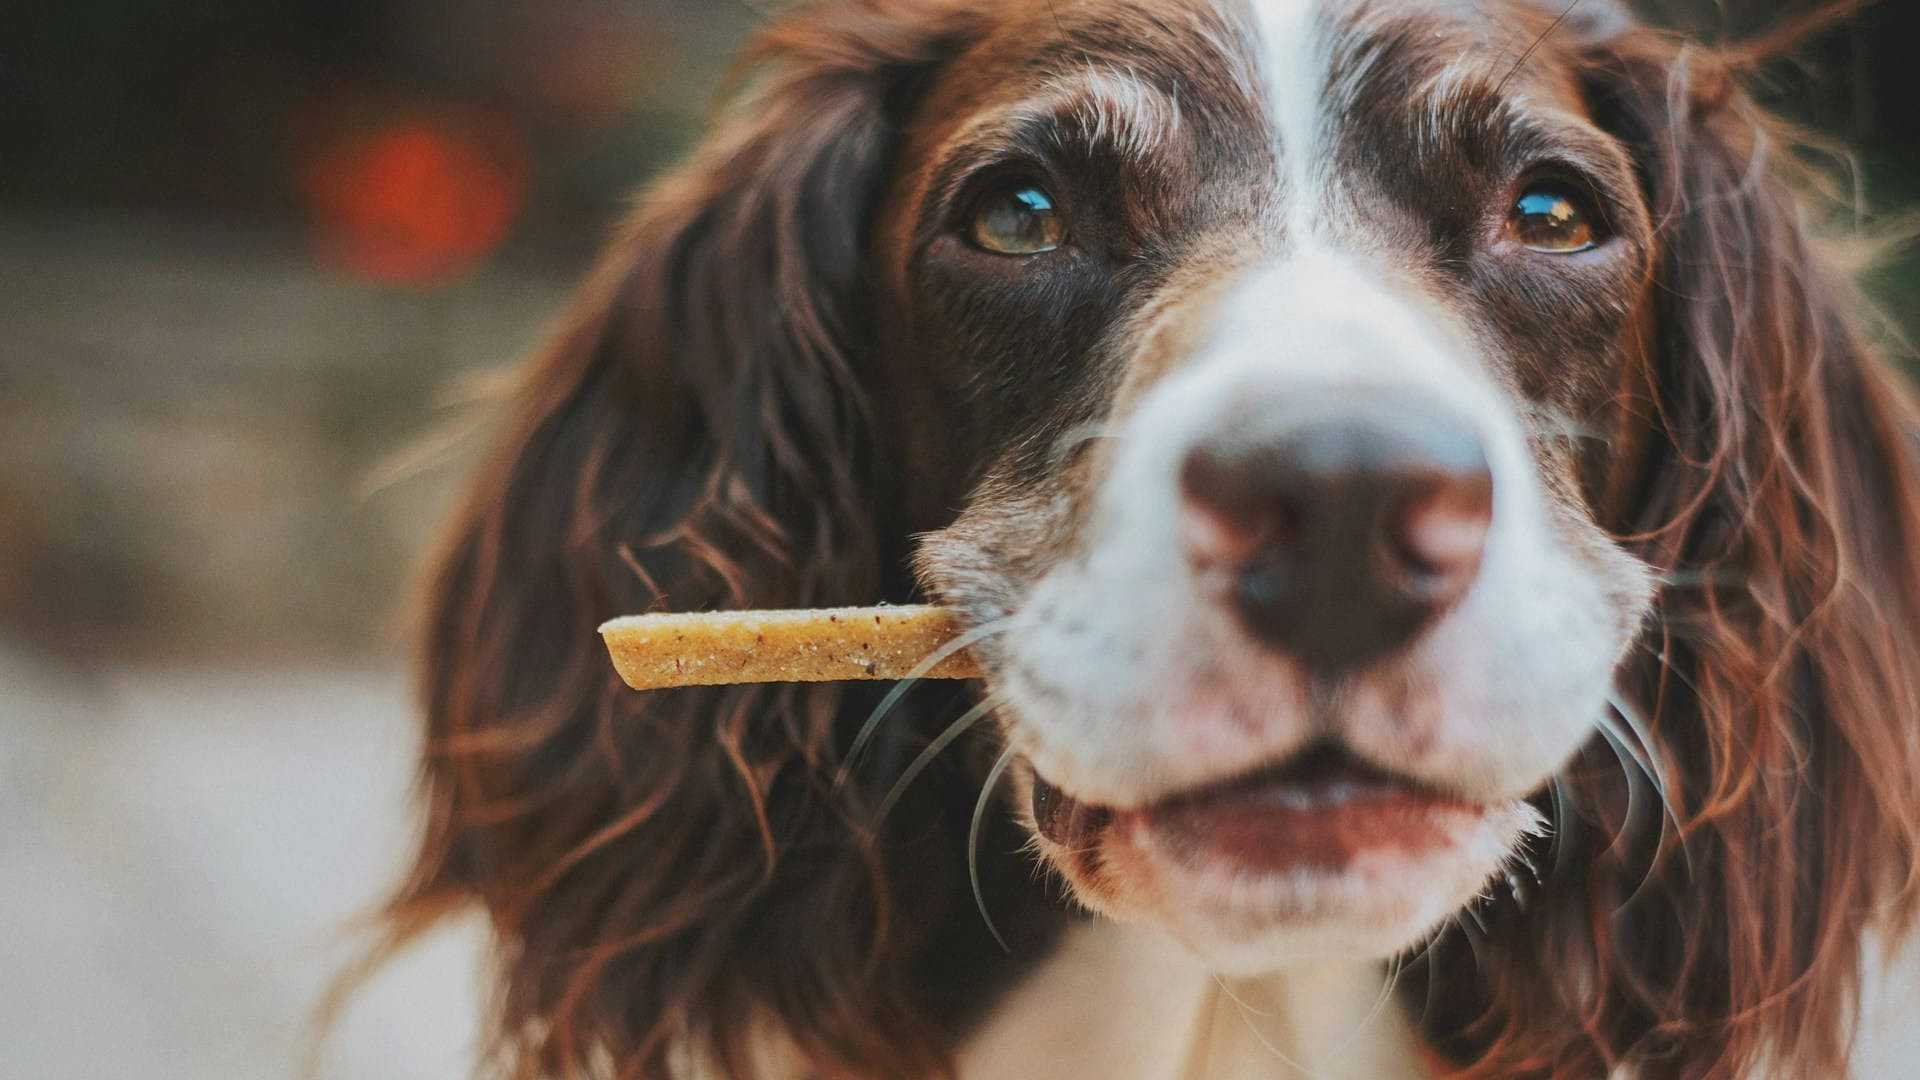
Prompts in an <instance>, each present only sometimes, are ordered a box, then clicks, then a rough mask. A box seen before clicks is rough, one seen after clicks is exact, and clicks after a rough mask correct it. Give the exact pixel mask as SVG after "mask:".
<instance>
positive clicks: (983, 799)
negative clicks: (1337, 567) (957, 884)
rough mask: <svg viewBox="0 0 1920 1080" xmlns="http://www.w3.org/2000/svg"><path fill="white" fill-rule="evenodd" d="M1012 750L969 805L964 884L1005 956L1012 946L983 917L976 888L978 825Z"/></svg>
mask: <svg viewBox="0 0 1920 1080" xmlns="http://www.w3.org/2000/svg"><path fill="white" fill-rule="evenodd" d="M1013 754H1014V750H1013V747H1011V746H1009V747H1007V748H1006V749H1005V750H1003V751H1001V753H1000V757H999V758H998V759H997V760H995V761H994V763H993V768H991V769H988V770H987V778H986V780H984V781H982V782H981V784H980V798H979V799H978V800H977V801H975V802H974V804H973V823H972V824H971V825H969V826H968V827H967V880H968V881H970V882H972V884H973V904H974V906H975V907H977V908H979V909H980V921H982V922H984V923H986V924H987V932H988V933H990V934H992V935H993V940H995V941H997V942H999V943H1000V948H1001V949H1002V950H1003V951H1005V952H1006V954H1007V955H1008V956H1012V955H1013V946H1011V945H1009V944H1007V939H1006V938H1005V937H1002V936H1001V934H1000V928H999V927H997V926H995V925H994V924H993V916H992V915H990V914H988V913H987V895H986V892H985V890H983V889H982V888H981V887H980V857H979V856H980V823H981V822H982V821H983V820H984V819H985V818H986V813H987V805H988V804H989V803H991V802H992V801H993V792H994V789H995V788H997V787H999V786H1000V777H1001V776H1002V775H1004V774H1005V773H1006V771H1007V766H1008V765H1009V764H1011V763H1012V762H1013Z"/></svg>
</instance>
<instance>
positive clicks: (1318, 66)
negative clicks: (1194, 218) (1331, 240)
mask: <svg viewBox="0 0 1920 1080" xmlns="http://www.w3.org/2000/svg"><path fill="white" fill-rule="evenodd" d="M1249 6H1250V9H1251V11H1252V14H1253V29H1254V33H1255V35H1256V56H1255V59H1254V63H1255V64H1256V66H1257V68H1258V71H1259V78H1260V83H1261V86H1262V88H1263V90H1264V92H1265V96H1266V105H1267V115H1268V122H1269V123H1271V124H1272V125H1273V133H1272V134H1273V138H1274V143H1275V144H1276V147H1277V153H1278V155H1279V159H1280V175H1281V177H1282V178H1283V179H1284V182H1285V184H1286V190H1285V192H1283V193H1282V197H1283V198H1284V199H1285V205H1286V207H1287V214H1286V216H1287V224H1288V225H1289V226H1291V228H1290V230H1289V231H1290V232H1292V233H1293V235H1295V236H1296V237H1304V236H1306V235H1308V234H1309V233H1310V231H1311V228H1312V225H1313V220H1314V217H1315V214H1314V210H1315V208H1316V207H1317V206H1319V205H1320V203H1321V202H1322V200H1321V198H1320V191H1319V187H1320V184H1321V177H1323V176H1324V175H1325V173H1324V170H1323V169H1322V168H1321V165H1322V164H1323V159H1324V157H1325V155H1324V153H1323V148H1324V143H1325V139H1324V134H1325V131H1324V128H1325V116H1326V95H1327V83H1328V79H1329V76H1330V74H1331V72H1330V67H1331V64H1332V58H1331V53H1330V49H1329V42H1330V41H1331V40H1332V35H1331V34H1330V33H1328V28H1327V18H1328V13H1327V7H1328V0H1250V3H1249Z"/></svg>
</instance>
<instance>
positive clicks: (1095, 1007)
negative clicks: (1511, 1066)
mask: <svg viewBox="0 0 1920 1080" xmlns="http://www.w3.org/2000/svg"><path fill="white" fill-rule="evenodd" d="M1387 997H1388V991H1387V983H1386V972H1385V970H1384V969H1383V967H1382V966H1381V965H1379V964H1377V963H1373V962H1367V961H1358V962H1356V961H1331V962H1317V963H1314V964H1310V965H1302V966H1300V967H1297V968H1291V969H1288V970H1286V971H1283V972H1278V973H1275V974H1272V975H1266V976H1260V977H1256V978H1248V979H1228V978H1219V977H1216V976H1214V975H1212V974H1211V973H1209V972H1208V971H1207V970H1206V969H1205V968H1203V967H1201V966H1200V965H1199V964H1198V963H1197V962H1196V961H1195V960H1194V959H1193V957H1192V956H1191V955H1190V954H1189V953H1188V952H1187V951H1186V950H1184V949H1182V948H1181V947H1180V946H1178V945H1177V944H1175V943H1173V942H1171V941H1170V940H1168V939H1167V938H1165V937H1163V936H1161V935H1159V934H1158V933H1156V932H1154V931H1152V930H1149V929H1146V928H1142V927H1132V926H1123V925H1119V924H1115V923H1111V922H1107V921H1105V920H1093V921H1089V922H1086V923H1083V924H1081V925H1079V926H1077V927H1075V928H1074V929H1073V930H1071V931H1069V932H1068V934H1067V936H1066V938H1065V940H1064V941H1062V942H1061V944H1060V945H1059V947H1058V948H1057V949H1056V950H1055V951H1054V953H1053V954H1052V955H1051V956H1049V957H1048V958H1047V959H1046V960H1045V961H1044V962H1042V963H1041V964H1040V966H1039V967H1038V968H1037V969H1036V970H1035V971H1034V972H1033V973H1032V974H1031V975H1030V976H1029V977H1028V978H1027V979H1026V981H1024V982H1023V983H1022V984H1021V985H1020V986H1019V987H1017V988H1016V989H1015V990H1014V991H1013V992H1012V993H1010V994H1008V995H1007V996H1006V997H1005V998H1004V999H1003V1000H1002V1001H1001V1002H1000V1003H999V1004H998V1005H997V1006H996V1007H995V1008H994V1010H993V1012H992V1013H990V1014H989V1015H988V1017H987V1019H986V1020H985V1022H984V1023H983V1024H982V1025H981V1026H980V1028H979V1029H978V1030H977V1031H975V1032H974V1034H973V1035H972V1037H971V1038H969V1039H968V1040H967V1042H966V1043H965V1045H964V1046H962V1048H961V1052H960V1077H961V1080H992V1078H1000V1077H1009V1076H1048V1077H1059V1078H1061V1080H1079V1078H1087V1080H1091V1078H1094V1077H1099V1078H1101V1080H1169V1078H1182V1080H1184V1078H1189V1077H1191V1078H1195V1080H1198V1078H1202V1077H1204V1078H1206V1080H1239V1078H1247V1080H1253V1078H1255V1077H1258V1078H1261V1080H1268V1078H1272V1077H1276V1076H1301V1077H1308V1076H1310V1077H1315V1078H1316V1080H1337V1078H1344V1077H1374V1078H1377V1077H1407V1078H1417V1077H1423V1076H1428V1075H1431V1069H1430V1067H1429V1066H1428V1064H1427V1059H1426V1057H1425V1056H1424V1054H1423V1052H1422V1050H1421V1047H1420V1044H1419V1040H1418V1038H1417V1036H1416V1035H1415V1034H1414V1031H1413V1028H1412V1025H1411V1024H1410V1023H1409V1021H1408V1018H1407V1017H1406V1015H1405V1013H1404V1012H1403V1010H1401V1009H1400V1008H1399V1007H1398V1006H1397V1004H1396V1003H1395V1002H1393V1001H1390V1000H1387Z"/></svg>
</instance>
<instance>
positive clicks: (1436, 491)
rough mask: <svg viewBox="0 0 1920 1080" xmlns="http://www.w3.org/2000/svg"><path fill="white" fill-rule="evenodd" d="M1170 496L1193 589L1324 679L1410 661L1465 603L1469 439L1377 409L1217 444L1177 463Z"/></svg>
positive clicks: (1364, 404) (1474, 488)
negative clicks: (1437, 624) (1426, 636)
mask: <svg viewBox="0 0 1920 1080" xmlns="http://www.w3.org/2000/svg"><path fill="white" fill-rule="evenodd" d="M1180 486H1181V496H1182V499H1181V502H1182V509H1181V515H1182V516H1181V535H1182V542H1183V544H1184V545H1185V553H1186V557H1187V560H1188V563H1189V565H1190V566H1191V567H1192V568H1193V570H1194V571H1195V575H1196V578H1197V580H1199V581H1200V582H1201V583H1202V587H1203V588H1206V589H1208V590H1209V591H1210V592H1211V593H1212V594H1213V595H1214V597H1215V598H1216V599H1217V600H1218V601H1219V602H1221V603H1224V604H1226V605H1228V606H1229V607H1230V608H1231V609H1232V610H1233V612H1234V613H1235V615H1236V616H1237V617H1238V620H1239V622H1240V624H1241V625H1242V626H1243V627H1244V628H1245V630H1246V632H1247V633H1248V634H1249V635H1251V636H1252V637H1253V638H1255V639H1256V640H1258V641H1259V642H1261V643H1262V644H1263V645H1265V646H1266V647H1268V648H1271V649H1274V650H1276V651H1279V652H1283V653H1286V654H1288V655H1291V656H1293V657H1295V658H1296V659H1298V660H1299V661H1300V662H1302V663H1303V664H1304V665H1306V667H1307V668H1308V670H1310V671H1311V672H1313V673H1314V674H1315V675H1323V676H1335V675H1340V674H1343V673H1346V672H1350V671H1354V670H1356V669H1360V668H1364V667H1366V666H1368V665H1369V664H1370V663H1372V662H1373V661H1375V660H1378V659H1380V658H1382V657H1385V656H1387V655H1388V654H1391V653H1392V652H1394V651H1395V650H1397V649H1399V648H1401V647H1402V646H1404V645H1407V644H1408V643H1410V642H1411V641H1413V640H1414V639H1415V638H1417V637H1418V636H1419V635H1420V633H1421V632H1422V631H1423V630H1424V629H1425V628H1426V627H1428V626H1430V625H1431V624H1432V623H1433V622H1434V621H1435V620H1436V619H1437V618H1438V617H1439V616H1440V615H1441V614H1443V613H1444V612H1446V611H1447V610H1448V609H1449V608H1450V607H1452V606H1453V605H1454V604H1455V603H1456V602H1457V601H1458V600H1459V599H1460V598H1461V597H1463V596H1464V595H1466V593H1467V591H1468V590H1469V589H1470V588H1471V587H1472V585H1473V581H1474V578H1475V576H1476V575H1477V574H1478V573H1479V570H1480V563H1481V556H1482V554H1483V552H1484V550H1485V546H1486V538H1487V533H1488V530H1489V528H1490V527H1491V525H1492V521H1493V477H1492V474H1491V472H1490V470H1489V469H1488V465H1487V456H1486V452H1485V450H1484V448H1483V447H1482V445H1481V442H1480V439H1479V437H1478V436H1477V435H1476V434H1475V432H1474V429H1473V428H1472V426H1471V425H1469V424H1468V423H1466V422H1465V421H1463V420H1461V419H1458V418H1456V417H1453V416H1451V415H1449V414H1448V413H1447V412H1445V411H1444V410H1442V409H1439V408H1437V407H1434V406H1431V405H1428V404H1426V403H1424V402H1420V401H1415V400H1398V399H1395V398H1391V397H1382V396H1379V395H1369V396H1366V397H1361V398H1357V399H1352V398H1349V399H1345V400H1322V401H1311V402H1293V403H1290V404H1289V407H1288V408H1287V409H1285V411H1284V415H1283V416H1280V417H1255V418H1253V419H1252V420H1251V421H1250V422H1247V423H1243V424H1237V425H1232V426H1230V427H1229V428H1228V429H1224V430H1221V431H1219V432H1217V433H1215V434H1214V435H1212V436H1211V437H1209V438H1207V439H1204V440H1203V441H1201V442H1200V443H1199V444H1198V445H1196V446H1195V447H1194V448H1193V449H1192V450H1190V451H1189V452H1188V454H1187V455H1186V458H1185V460H1184V461H1183V462H1182V464H1181V469H1180Z"/></svg>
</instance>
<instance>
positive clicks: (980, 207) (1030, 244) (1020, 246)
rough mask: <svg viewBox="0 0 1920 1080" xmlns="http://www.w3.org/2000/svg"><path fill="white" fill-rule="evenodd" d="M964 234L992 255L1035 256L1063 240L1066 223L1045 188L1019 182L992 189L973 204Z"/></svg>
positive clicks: (1055, 246) (1056, 245)
mask: <svg viewBox="0 0 1920 1080" xmlns="http://www.w3.org/2000/svg"><path fill="white" fill-rule="evenodd" d="M967 236H968V238H969V239H971V240H972V241H973V245H974V246H975V247H977V248H979V249H980V250H982V251H990V252H992V253H994V254H995V255H1039V254H1041V253H1043V252H1048V251H1052V250H1054V249H1055V248H1057V247H1059V246H1060V245H1061V244H1062V243H1064V242H1065V241H1066V238H1067V224H1066V220H1065V219H1064V218H1062V217H1061V216H1060V212H1059V210H1058V209H1057V208H1056V207H1055V206H1054V201H1053V196H1051V195H1049V194H1047V191H1046V189H1045V188H1042V187H1041V186H1040V185H1038V184H1035V183H1031V182H1022V183H1014V184H1008V185H1005V186H1003V187H998V188H995V189H993V190H992V191H989V192H988V193H987V194H986V196H985V197H984V198H982V199H981V200H980V201H979V202H978V203H975V204H974V208H973V220H972V222H971V223H969V225H968V227H967Z"/></svg>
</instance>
